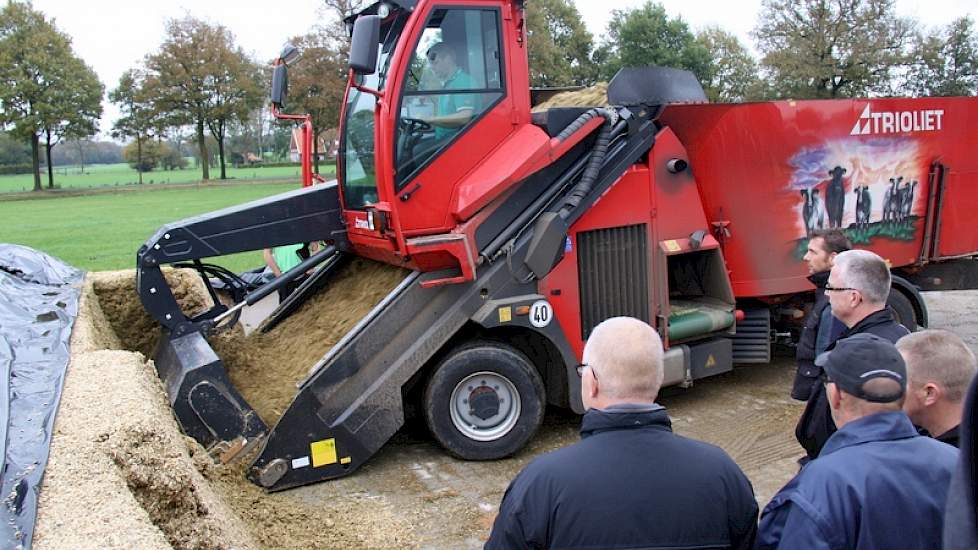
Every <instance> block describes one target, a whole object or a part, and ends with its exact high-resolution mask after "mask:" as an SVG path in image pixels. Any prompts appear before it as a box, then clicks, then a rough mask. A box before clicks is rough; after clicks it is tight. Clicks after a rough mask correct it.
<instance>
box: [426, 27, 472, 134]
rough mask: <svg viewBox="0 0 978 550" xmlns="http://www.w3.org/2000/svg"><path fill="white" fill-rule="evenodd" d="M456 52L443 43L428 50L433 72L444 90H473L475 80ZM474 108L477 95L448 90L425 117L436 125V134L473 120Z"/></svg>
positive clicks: (451, 130) (450, 130) (428, 121)
mask: <svg viewBox="0 0 978 550" xmlns="http://www.w3.org/2000/svg"><path fill="white" fill-rule="evenodd" d="M455 55H456V54H455V51H454V50H453V49H452V47H451V46H449V45H448V44H446V43H444V42H439V43H437V44H435V45H433V46H432V47H431V48H429V49H428V53H427V54H426V56H427V58H428V63H429V66H430V67H431V71H432V72H433V73H434V75H435V77H436V78H437V79H438V82H439V83H440V84H441V89H443V90H471V89H473V88H475V87H476V86H475V83H474V82H473V80H472V77H471V76H469V74H468V73H466V72H465V71H463V70H462V68H461V67H459V66H458V63H457V61H456V57H455ZM474 111H475V94H453V93H445V94H440V95H438V96H437V103H436V105H435V113H434V116H433V117H430V118H426V119H424V121H425V122H427V123H428V124H431V125H432V126H435V134H436V135H445V134H449V133H453V131H454V130H456V129H458V128H460V127H462V126H464V125H465V124H466V123H467V122H468V121H469V120H471V119H472V114H473V112H474Z"/></svg>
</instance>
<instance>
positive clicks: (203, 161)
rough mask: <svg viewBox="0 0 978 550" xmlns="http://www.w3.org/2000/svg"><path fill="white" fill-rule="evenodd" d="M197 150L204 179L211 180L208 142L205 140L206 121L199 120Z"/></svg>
mask: <svg viewBox="0 0 978 550" xmlns="http://www.w3.org/2000/svg"><path fill="white" fill-rule="evenodd" d="M197 149H198V150H199V151H200V166H201V170H202V172H203V178H201V179H203V180H204V181H207V180H209V179H211V172H210V162H209V159H208V157H207V141H206V140H205V138H204V120H203V119H198V120H197Z"/></svg>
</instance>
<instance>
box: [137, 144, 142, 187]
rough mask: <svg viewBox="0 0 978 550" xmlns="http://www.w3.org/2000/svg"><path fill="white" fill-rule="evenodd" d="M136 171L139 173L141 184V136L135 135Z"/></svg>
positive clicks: (140, 182) (140, 183)
mask: <svg viewBox="0 0 978 550" xmlns="http://www.w3.org/2000/svg"><path fill="white" fill-rule="evenodd" d="M136 173H137V174H139V185H142V184H143V138H142V136H139V135H137V136H136Z"/></svg>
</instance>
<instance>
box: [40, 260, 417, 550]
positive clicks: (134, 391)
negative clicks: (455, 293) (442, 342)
mask: <svg viewBox="0 0 978 550" xmlns="http://www.w3.org/2000/svg"><path fill="white" fill-rule="evenodd" d="M358 262H359V263H358ZM403 275H404V272H403V270H399V269H397V268H390V267H387V266H379V265H376V264H374V263H373V262H367V261H365V260H356V261H354V262H353V263H351V265H350V266H349V267H348V268H347V270H346V272H345V273H343V274H341V275H340V276H339V277H338V278H337V279H336V280H335V282H334V283H333V284H332V285H331V286H330V287H329V288H327V289H326V290H325V291H323V292H321V293H320V295H319V296H316V297H315V298H314V299H312V300H310V302H309V303H307V304H306V305H305V306H304V307H303V308H302V309H300V310H299V311H298V312H297V313H296V314H294V315H293V317H292V318H290V319H289V320H288V321H286V322H283V323H282V324H281V325H279V327H277V328H276V329H275V331H273V333H270V334H264V335H257V336H255V337H253V338H244V337H243V336H241V335H240V334H238V335H234V334H232V335H230V336H225V337H223V338H220V339H219V340H221V344H220V345H219V346H218V347H219V348H223V347H224V346H225V345H227V346H235V345H236V346H237V348H236V351H234V352H233V353H232V356H233V357H232V358H230V360H229V361H228V368H229V370H230V371H231V372H232V373H233V376H232V377H233V378H237V379H238V380H237V381H241V382H244V383H245V386H246V387H248V388H249V393H248V394H246V396H247V397H248V398H249V399H253V400H254V401H253V403H254V402H259V403H261V404H262V408H261V409H259V410H260V411H262V412H261V414H262V415H263V417H264V415H265V414H266V412H268V411H270V412H269V414H272V415H274V417H277V414H280V412H281V409H282V408H283V407H284V406H285V405H287V404H288V400H289V399H291V397H292V395H294V393H295V382H296V381H297V380H301V379H303V378H304V377H305V376H306V371H307V370H308V368H309V367H310V366H311V365H312V364H313V363H315V361H316V360H318V359H319V358H320V357H321V356H322V355H323V354H324V353H325V352H326V351H327V350H328V349H329V347H330V346H332V345H333V344H334V343H335V342H336V340H338V339H339V337H340V336H342V334H343V333H345V331H346V330H347V329H348V328H349V326H352V324H354V323H356V321H358V320H359V317H356V318H354V317H355V316H356V315H358V312H360V311H363V312H364V313H365V312H366V311H367V310H369V309H370V307H372V305H371V304H370V303H369V302H371V301H372V300H375V299H376V301H379V300H380V298H382V297H383V295H386V294H387V292H388V291H389V289H390V288H392V287H393V285H396V284H397V282H399V281H400V280H401V279H402V278H403ZM167 277H168V280H169V281H170V286H171V288H173V289H174V294H175V295H176V296H178V299H179V301H180V303H181V305H182V306H183V308H184V311H185V312H187V313H190V314H193V313H196V312H198V311H199V310H201V309H202V308H204V307H206V306H207V305H208V298H207V296H206V293H205V292H204V289H203V287H202V285H201V284H200V281H199V279H198V278H197V275H196V274H195V273H193V272H182V271H175V272H169V273H168V274H167ZM376 301H374V302H373V303H376ZM331 312H337V314H336V315H333V316H330V313H331ZM344 327H345V328H344ZM276 334H278V336H277V337H276ZM158 337H159V327H158V326H157V325H156V323H155V322H154V321H153V320H152V319H150V318H149V316H148V315H147V314H146V313H145V312H144V311H143V308H142V306H141V304H140V302H139V299H138V297H137V296H136V294H135V274H134V272H133V271H125V272H112V273H93V274H89V275H88V277H87V279H86V281H85V286H84V289H83V294H82V299H81V304H80V314H79V316H78V319H77V321H76V323H75V328H74V331H73V333H72V340H71V361H70V363H69V366H68V370H67V374H66V377H65V386H64V392H63V396H62V401H61V406H60V409H59V411H58V413H57V419H56V422H55V427H54V436H53V438H52V443H51V454H50V460H49V463H48V466H47V470H46V473H45V477H44V481H43V484H42V487H41V491H40V499H39V506H38V515H37V522H36V527H35V538H34V546H35V547H36V548H66V547H67V548H73V549H76V548H93V549H94V548H100V549H101V548H125V549H127V550H128V549H131V548H140V549H144V548H147V549H153V548H161V549H162V548H187V549H190V548H195V549H200V548H203V549H223V548H228V549H231V548H234V549H238V548H241V549H250V548H256V549H257V548H327V547H330V548H334V547H335V548H392V547H403V546H415V545H416V544H417V542H416V538H415V536H414V534H413V526H412V525H411V523H410V521H409V520H408V519H407V518H405V517H404V515H403V514H402V513H400V512H399V511H398V510H396V509H394V508H393V507H392V506H388V505H385V504H384V503H383V502H380V503H378V502H377V500H376V499H372V498H368V497H367V496H364V495H356V494H352V495H337V497H336V498H331V499H328V500H309V499H303V498H297V496H296V493H295V491H285V492H282V493H274V494H266V493H265V492H264V491H263V490H261V489H260V488H258V487H256V486H254V485H252V484H251V483H250V482H249V481H247V479H246V478H245V476H244V471H245V468H246V467H247V465H248V463H249V462H250V458H251V457H245V458H244V460H239V461H237V462H235V463H233V464H231V465H229V466H218V465H215V464H214V463H213V462H212V461H211V459H210V458H209V457H208V456H207V453H206V452H205V451H204V449H202V448H201V447H200V446H199V445H198V444H197V443H196V442H195V441H193V440H192V439H190V438H187V437H185V436H183V435H182V434H181V433H180V431H179V428H178V426H177V423H176V421H175V419H174V417H173V413H172V411H171V409H170V407H169V404H168V402H167V398H166V395H165V393H164V392H163V388H162V385H161V383H160V381H159V379H158V378H157V376H156V371H155V368H154V366H153V363H152V361H151V354H152V351H153V349H154V347H155V343H156V341H157V339H158ZM214 340H218V339H216V338H215V339H214ZM221 352H222V349H218V353H221ZM239 357H240V358H241V360H242V362H240V363H239V362H238V359H239ZM225 359H228V358H225ZM256 379H260V380H261V381H257V380H256ZM279 383H281V384H282V385H283V386H287V387H288V389H287V390H284V389H282V388H279V387H276V386H275V385H274V384H279ZM263 388H264V389H267V390H269V391H270V392H271V394H270V395H269V396H266V395H263V394H262V392H263V391H264V389H263ZM265 419H266V420H267V421H269V422H271V423H273V422H274V418H267V417H266V418H265Z"/></svg>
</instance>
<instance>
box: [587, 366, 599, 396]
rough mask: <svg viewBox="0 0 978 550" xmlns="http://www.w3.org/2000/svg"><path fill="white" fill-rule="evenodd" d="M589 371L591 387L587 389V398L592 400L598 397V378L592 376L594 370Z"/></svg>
mask: <svg viewBox="0 0 978 550" xmlns="http://www.w3.org/2000/svg"><path fill="white" fill-rule="evenodd" d="M588 370H589V371H591V387H590V388H589V390H590V391H589V392H588V397H590V398H591V399H594V398H595V397H597V396H598V377H597V376H595V375H594V369H593V368H590V369H588Z"/></svg>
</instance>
